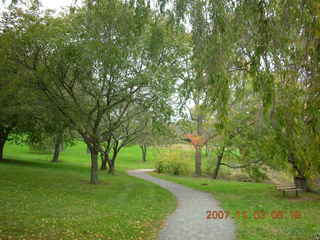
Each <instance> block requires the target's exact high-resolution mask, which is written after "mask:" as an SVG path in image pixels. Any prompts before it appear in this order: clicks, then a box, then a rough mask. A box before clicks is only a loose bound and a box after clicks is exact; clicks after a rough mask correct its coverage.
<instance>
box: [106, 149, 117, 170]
mask: <svg viewBox="0 0 320 240" xmlns="http://www.w3.org/2000/svg"><path fill="white" fill-rule="evenodd" d="M117 155H118V151H117V150H114V152H113V155H112V158H111V159H109V162H108V163H109V171H108V173H109V174H112V175H113V174H114V171H115V167H116V166H115V165H116V159H117Z"/></svg>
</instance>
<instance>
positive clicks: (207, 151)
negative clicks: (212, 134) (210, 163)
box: [205, 143, 209, 157]
mask: <svg viewBox="0 0 320 240" xmlns="http://www.w3.org/2000/svg"><path fill="white" fill-rule="evenodd" d="M205 147H206V157H209V146H208V143H206V146H205Z"/></svg>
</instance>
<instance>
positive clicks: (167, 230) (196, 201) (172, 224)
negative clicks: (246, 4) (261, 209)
mask: <svg viewBox="0 0 320 240" xmlns="http://www.w3.org/2000/svg"><path fill="white" fill-rule="evenodd" d="M149 171H152V170H149V169H140V170H132V171H128V173H129V175H131V176H135V177H138V178H142V179H145V180H147V181H150V182H153V183H156V184H158V185H160V186H161V187H163V188H166V189H168V190H169V191H170V192H172V193H173V194H174V195H175V196H176V198H177V201H178V206H177V209H176V211H175V212H174V213H173V214H172V215H170V216H169V217H168V218H167V222H166V226H165V227H164V228H163V229H162V230H161V231H160V234H159V240H234V239H235V236H234V225H233V222H232V220H231V219H208V220H207V219H206V216H207V211H208V210H213V211H219V210H222V209H221V208H220V207H219V204H218V202H217V201H216V200H215V199H214V198H213V197H212V196H211V194H209V193H205V192H201V191H197V190H193V189H191V188H188V187H184V186H182V185H180V184H176V183H172V182H169V181H165V180H162V179H158V178H155V177H152V176H150V175H149V174H148V173H147V172H149Z"/></svg>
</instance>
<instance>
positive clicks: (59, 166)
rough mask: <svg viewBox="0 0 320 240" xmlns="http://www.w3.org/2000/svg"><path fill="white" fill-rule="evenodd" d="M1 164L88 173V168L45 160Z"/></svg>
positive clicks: (4, 162)
mask: <svg viewBox="0 0 320 240" xmlns="http://www.w3.org/2000/svg"><path fill="white" fill-rule="evenodd" d="M0 164H8V165H15V166H23V167H32V168H43V169H49V168H50V169H56V170H71V171H77V172H86V173H87V172H88V171H89V167H88V166H81V165H80V166H79V165H74V164H71V163H66V162H58V163H53V162H46V161H43V160H21V159H4V160H3V161H1V162H0Z"/></svg>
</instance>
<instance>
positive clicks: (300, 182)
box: [288, 152, 311, 192]
mask: <svg viewBox="0 0 320 240" xmlns="http://www.w3.org/2000/svg"><path fill="white" fill-rule="evenodd" d="M288 162H289V163H290V164H291V166H292V167H293V169H294V170H295V171H296V173H297V176H294V177H293V182H294V184H295V185H296V186H297V187H299V188H302V189H303V190H305V191H307V192H311V188H310V187H309V185H308V181H307V177H306V176H305V174H304V171H303V170H301V169H300V168H299V167H298V165H297V163H296V157H295V155H294V154H293V153H292V152H290V153H289V155H288Z"/></svg>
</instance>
